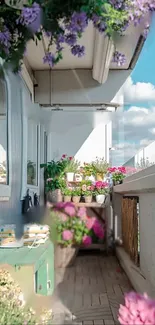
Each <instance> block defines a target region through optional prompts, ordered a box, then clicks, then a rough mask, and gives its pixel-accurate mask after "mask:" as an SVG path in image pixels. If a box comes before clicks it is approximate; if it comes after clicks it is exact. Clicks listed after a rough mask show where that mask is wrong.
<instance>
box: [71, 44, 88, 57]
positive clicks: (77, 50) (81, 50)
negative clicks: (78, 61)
mask: <svg viewBox="0 0 155 325" xmlns="http://www.w3.org/2000/svg"><path fill="white" fill-rule="evenodd" d="M71 52H72V54H73V55H74V56H78V58H81V57H82V56H84V55H85V47H84V46H83V45H82V46H80V45H74V46H73V47H72V48H71Z"/></svg>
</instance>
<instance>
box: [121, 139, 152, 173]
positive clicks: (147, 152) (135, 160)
mask: <svg viewBox="0 0 155 325" xmlns="http://www.w3.org/2000/svg"><path fill="white" fill-rule="evenodd" d="M141 159H145V161H146V160H148V161H149V163H152V164H153V163H155V141H153V142H152V143H150V144H149V145H148V146H147V147H145V148H143V149H141V150H139V151H138V152H137V154H136V155H135V156H134V157H132V158H131V159H130V160H128V161H126V162H125V164H124V166H132V167H136V166H137V164H140V163H141Z"/></svg>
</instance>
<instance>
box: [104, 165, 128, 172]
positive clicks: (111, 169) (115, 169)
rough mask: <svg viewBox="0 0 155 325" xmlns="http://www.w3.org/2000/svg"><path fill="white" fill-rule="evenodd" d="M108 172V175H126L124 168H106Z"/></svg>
mask: <svg viewBox="0 0 155 325" xmlns="http://www.w3.org/2000/svg"><path fill="white" fill-rule="evenodd" d="M108 171H109V172H110V173H121V174H126V168H125V167H123V166H122V167H110V168H108Z"/></svg>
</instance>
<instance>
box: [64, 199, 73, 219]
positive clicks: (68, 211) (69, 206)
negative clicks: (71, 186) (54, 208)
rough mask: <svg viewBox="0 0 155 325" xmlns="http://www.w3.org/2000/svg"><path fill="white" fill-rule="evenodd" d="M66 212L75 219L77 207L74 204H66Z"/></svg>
mask: <svg viewBox="0 0 155 325" xmlns="http://www.w3.org/2000/svg"><path fill="white" fill-rule="evenodd" d="M64 211H65V212H66V214H68V215H69V216H70V217H74V216H75V207H74V204H72V203H70V202H67V203H66V204H65V208H64Z"/></svg>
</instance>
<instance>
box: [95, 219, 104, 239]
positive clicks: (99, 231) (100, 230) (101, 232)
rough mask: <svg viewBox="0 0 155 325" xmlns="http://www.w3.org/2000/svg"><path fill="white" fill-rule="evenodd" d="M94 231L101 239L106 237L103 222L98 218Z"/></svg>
mask: <svg viewBox="0 0 155 325" xmlns="http://www.w3.org/2000/svg"><path fill="white" fill-rule="evenodd" d="M93 231H94V233H95V235H96V236H97V237H98V238H99V239H103V238H104V235H105V231H104V228H103V227H102V225H101V223H100V222H99V221H98V219H96V220H95V223H94V225H93Z"/></svg>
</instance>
